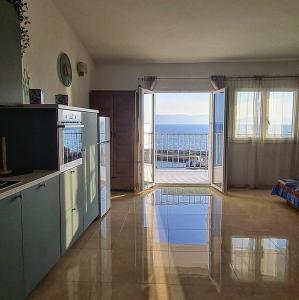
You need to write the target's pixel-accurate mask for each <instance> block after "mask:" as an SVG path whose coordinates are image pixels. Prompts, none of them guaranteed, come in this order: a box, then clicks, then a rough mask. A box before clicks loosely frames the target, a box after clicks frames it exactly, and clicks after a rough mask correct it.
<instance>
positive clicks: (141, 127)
mask: <svg viewBox="0 0 299 300" xmlns="http://www.w3.org/2000/svg"><path fill="white" fill-rule="evenodd" d="M144 94H151V95H153V112H152V113H153V115H152V118H153V128H152V130H153V138H152V142H153V153H152V161H153V164H152V165H153V183H152V184H149V185H148V186H146V187H145V185H144ZM155 100H156V99H155V92H154V91H151V90H148V89H145V88H143V87H139V88H138V102H139V122H138V123H139V124H138V125H139V126H138V127H139V134H138V135H139V143H138V148H139V149H138V153H139V155H138V156H139V159H138V162H139V164H140V166H139V168H138V170H139V172H138V173H139V174H138V181H139V190H140V191H145V190H148V189H150V188H152V187H153V186H154V185H155V176H156V159H155V158H156V157H155V151H156V149H155V146H156V145H155V143H156V137H155V136H156V132H155V114H156V105H155V103H156V101H155Z"/></svg>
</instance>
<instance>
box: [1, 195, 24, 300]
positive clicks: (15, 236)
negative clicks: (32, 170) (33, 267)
mask: <svg viewBox="0 0 299 300" xmlns="http://www.w3.org/2000/svg"><path fill="white" fill-rule="evenodd" d="M21 216H22V207H21V199H20V194H15V195H12V196H10V197H7V198H5V199H2V200H0V237H1V242H0V299H14V300H17V299H24V282H23V252H22V248H23V245H22V218H21Z"/></svg>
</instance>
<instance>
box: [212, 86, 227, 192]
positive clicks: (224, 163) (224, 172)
mask: <svg viewBox="0 0 299 300" xmlns="http://www.w3.org/2000/svg"><path fill="white" fill-rule="evenodd" d="M219 93H224V124H223V137H222V142H223V155H222V166H223V170H222V178H223V184H222V188H221V187H219V186H217V185H215V184H213V172H214V170H213V169H214V165H213V156H214V153H213V151H214V149H213V144H214V143H213V139H214V109H215V103H214V96H215V95H216V94H219ZM210 109H211V113H210V135H211V137H210V151H211V152H210V153H211V155H210V159H209V161H210V185H211V187H213V188H214V189H216V190H218V191H220V192H222V193H226V191H227V144H228V141H227V128H228V124H227V123H228V111H229V109H228V88H222V89H219V90H216V91H213V92H212V94H211V106H210Z"/></svg>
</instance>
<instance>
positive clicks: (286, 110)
mask: <svg viewBox="0 0 299 300" xmlns="http://www.w3.org/2000/svg"><path fill="white" fill-rule="evenodd" d="M298 82H299V81H298V79H297V78H287V77H285V78H239V79H227V82H226V85H227V86H228V88H229V107H230V108H229V142H228V149H229V151H228V164H229V178H228V183H229V185H230V186H242V187H244V186H249V187H256V188H262V187H268V186H270V185H272V184H273V183H274V182H275V181H276V180H277V179H278V178H296V177H297V178H298V177H299V170H298V169H299V164H298V160H299V147H298V100H297V98H298V86H299V85H298Z"/></svg>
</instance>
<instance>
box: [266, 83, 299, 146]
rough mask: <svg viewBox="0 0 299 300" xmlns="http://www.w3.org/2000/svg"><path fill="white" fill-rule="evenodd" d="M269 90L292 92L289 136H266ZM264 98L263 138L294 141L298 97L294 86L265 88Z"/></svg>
mask: <svg viewBox="0 0 299 300" xmlns="http://www.w3.org/2000/svg"><path fill="white" fill-rule="evenodd" d="M271 92H292V93H293V107H292V110H293V111H292V135H291V136H289V137H285V136H282V137H279V136H276V137H275V136H268V134H267V132H268V127H269V123H268V122H269V102H270V93H271ZM264 93H265V100H266V101H264V102H265V103H264V106H265V107H264V112H265V113H264V116H263V124H262V125H263V126H262V130H263V138H264V139H265V141H270V142H271V141H294V140H295V136H296V135H295V132H296V124H297V120H296V115H297V98H298V91H297V89H294V88H275V89H271V90H265V91H264Z"/></svg>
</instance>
